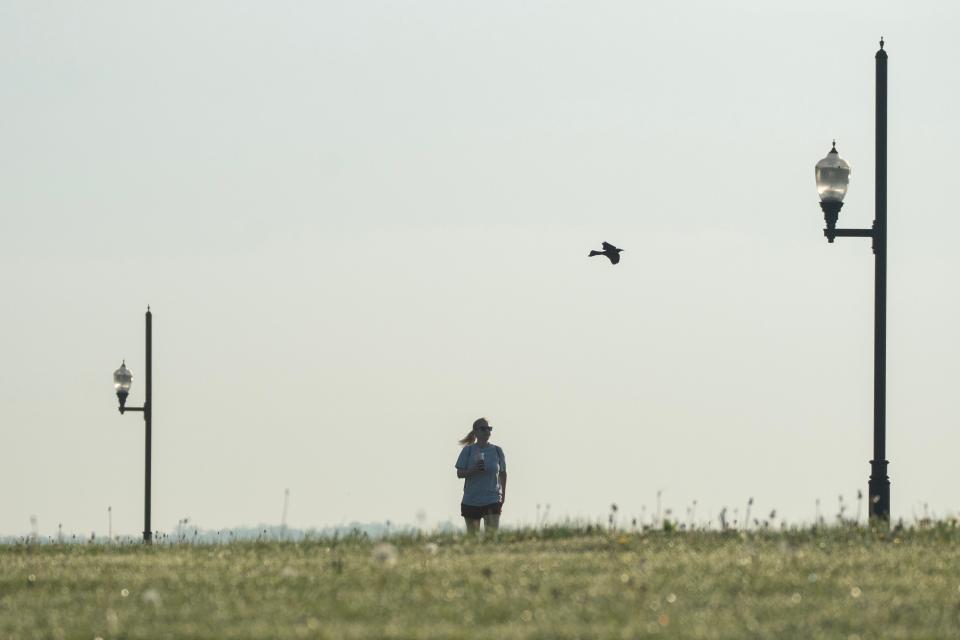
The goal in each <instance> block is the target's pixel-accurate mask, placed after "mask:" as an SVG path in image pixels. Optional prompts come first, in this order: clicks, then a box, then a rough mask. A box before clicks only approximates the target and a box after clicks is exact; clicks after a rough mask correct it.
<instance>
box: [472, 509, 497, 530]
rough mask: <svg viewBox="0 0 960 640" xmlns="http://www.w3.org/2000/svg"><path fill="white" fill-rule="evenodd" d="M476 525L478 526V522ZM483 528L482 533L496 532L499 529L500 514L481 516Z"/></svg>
mask: <svg viewBox="0 0 960 640" xmlns="http://www.w3.org/2000/svg"><path fill="white" fill-rule="evenodd" d="M477 524H480V523H479V522H478V523H477ZM483 528H484V531H496V530H497V529H499V528H500V514H499V513H488V514H487V515H485V516H483Z"/></svg>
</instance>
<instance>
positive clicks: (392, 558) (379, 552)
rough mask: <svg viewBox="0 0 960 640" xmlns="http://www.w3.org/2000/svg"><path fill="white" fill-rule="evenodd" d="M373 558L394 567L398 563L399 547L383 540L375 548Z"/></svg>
mask: <svg viewBox="0 0 960 640" xmlns="http://www.w3.org/2000/svg"><path fill="white" fill-rule="evenodd" d="M373 559H374V560H375V561H376V562H379V563H380V564H382V565H385V566H388V567H392V566H393V565H395V564H397V548H396V547H394V546H393V545H392V544H390V543H387V542H382V543H380V544H378V545H377V546H375V547H374V548H373Z"/></svg>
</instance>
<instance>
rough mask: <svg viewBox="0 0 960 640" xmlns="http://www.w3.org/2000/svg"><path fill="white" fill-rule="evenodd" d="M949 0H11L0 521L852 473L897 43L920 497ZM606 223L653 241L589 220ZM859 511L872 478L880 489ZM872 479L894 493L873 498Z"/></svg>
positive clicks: (434, 507) (952, 33) (1, 230)
mask: <svg viewBox="0 0 960 640" xmlns="http://www.w3.org/2000/svg"><path fill="white" fill-rule="evenodd" d="M958 21H960V5H958V4H957V3H947V2H940V1H936V2H934V1H930V0H922V1H913V2H910V3H907V2H874V1H871V2H867V1H866V0H858V1H849V2H843V3H836V2H825V1H808V2H791V3H786V2H770V1H769V0H743V1H737V2H715V1H702V2H701V1H695V2H694V1H679V2H638V1H623V2H586V1H579V0H578V1H565V2H560V1H553V2H547V1H517V0H510V1H485V2H465V1H451V0H421V1H418V2H385V1H382V2H366V1H356V0H355V1H349V2H348V1H343V2H236V1H226V0H224V1H221V2H204V1H201V2H174V3H156V2H132V1H129V0H123V1H109V2H108V1H104V2H84V3H80V2H45V3H38V2H34V1H33V0H23V1H21V0H6V1H4V2H2V3H0V114H2V118H0V150H2V151H0V181H2V182H0V294H2V300H3V303H2V304H3V306H2V310H3V312H2V316H0V318H2V325H0V326H2V331H0V354H2V358H0V434H2V447H0V533H2V534H22V533H26V532H28V531H29V529H30V516H31V515H36V517H37V519H38V523H39V529H40V533H41V534H42V535H52V534H54V533H55V531H56V527H57V523H61V522H62V523H63V526H64V530H65V531H71V532H78V533H86V534H89V532H91V531H96V532H98V534H103V533H105V532H106V528H107V507H108V506H112V508H113V514H114V524H113V527H114V532H115V533H116V532H120V533H129V534H133V535H137V534H138V533H139V532H140V530H141V528H142V517H143V422H142V419H141V417H140V415H139V414H128V415H125V416H120V415H119V414H118V413H117V409H116V406H117V403H116V398H115V396H114V393H113V387H112V384H111V374H112V372H113V370H114V369H116V368H117V367H118V366H119V365H120V362H121V359H123V358H125V359H126V362H127V365H128V366H129V367H130V368H131V370H132V371H133V373H134V376H135V377H134V386H133V390H132V393H131V397H130V400H129V402H130V403H131V404H135V405H139V404H140V403H142V401H143V381H144V375H143V374H144V355H143V350H144V344H143V341H144V336H143V318H144V316H143V313H144V311H145V309H146V306H147V304H150V305H151V306H152V308H153V311H154V405H155V408H154V443H153V444H154V447H153V448H154V457H153V469H154V475H153V485H154V490H153V525H154V528H155V529H158V530H163V531H170V530H173V529H174V528H175V527H176V523H177V521H178V520H179V519H181V518H185V517H189V518H190V519H191V521H193V522H195V523H197V524H199V525H200V526H203V527H209V528H220V527H228V526H236V525H243V524H256V523H279V521H280V517H281V512H282V507H283V494H284V489H287V488H289V489H290V510H289V524H290V525H291V526H294V527H303V528H306V527H323V526H330V525H338V524H343V523H347V522H350V521H360V522H369V521H383V520H388V519H389V520H391V521H393V522H396V523H410V524H413V523H415V522H416V520H417V513H418V512H421V511H422V512H423V513H424V514H425V515H426V522H427V524H429V525H433V524H435V523H437V522H443V521H446V520H448V519H451V520H454V521H455V522H459V521H460V519H459V509H458V505H459V501H460V495H461V486H462V485H461V481H458V480H457V479H456V477H455V472H454V468H453V465H454V461H455V460H456V457H457V453H458V449H459V447H458V445H457V440H458V439H459V438H460V437H462V436H463V435H464V434H465V433H466V432H467V431H468V429H469V427H470V424H471V423H472V421H473V420H474V419H475V418H476V417H478V416H481V415H485V416H487V417H488V418H489V419H490V421H491V423H492V424H493V425H494V432H493V441H494V442H495V443H497V444H500V445H501V446H502V447H503V448H504V450H505V452H506V456H507V461H508V469H509V485H508V498H507V505H506V508H505V511H504V517H503V523H504V524H505V525H507V526H517V525H521V524H524V523H526V524H529V523H531V522H533V520H534V518H535V516H536V513H537V505H545V504H550V505H551V520H554V521H556V520H560V519H562V518H564V517H571V518H575V517H589V518H595V517H603V516H605V514H606V512H607V510H608V508H609V505H610V503H611V502H616V503H617V504H618V505H619V506H620V512H621V513H622V514H624V516H626V517H630V516H632V515H639V514H640V513H641V511H642V509H644V507H645V508H646V513H647V515H648V516H649V514H650V512H651V511H652V510H653V509H654V508H655V505H656V494H657V492H658V491H662V492H663V493H662V500H663V505H664V507H665V508H671V509H672V510H673V512H674V514H675V515H679V516H680V517H681V519H684V517H685V512H686V509H687V508H688V507H690V505H691V504H692V502H693V501H694V500H696V501H697V505H698V506H697V520H698V521H701V522H702V521H705V520H707V519H712V520H714V522H716V519H717V513H718V512H719V511H720V509H721V508H723V507H724V506H726V507H728V508H729V509H730V510H731V511H732V510H733V509H734V508H740V510H741V511H742V510H743V508H744V506H745V504H746V502H747V500H748V499H749V498H750V497H753V498H754V499H755V505H754V511H753V513H754V514H763V515H766V514H767V513H769V511H770V510H772V509H776V510H777V512H778V520H779V519H780V518H781V517H782V518H786V519H787V520H788V521H791V522H795V523H799V522H804V521H811V520H812V519H813V517H814V509H815V506H814V505H815V501H816V500H817V499H820V500H821V502H822V512H823V514H824V515H825V516H827V517H832V515H833V514H835V513H836V510H837V496H838V495H839V494H842V495H843V496H844V497H845V499H846V501H847V502H848V503H850V504H851V511H855V502H856V492H857V490H858V489H859V490H862V491H864V492H866V489H867V478H868V476H869V473H870V466H869V464H868V460H869V458H870V457H871V454H872V393H873V386H872V371H873V337H872V336H873V334H872V332H873V255H872V253H871V252H870V242H869V240H866V239H860V238H841V239H838V240H837V242H836V243H835V244H833V245H829V244H828V243H827V242H826V241H825V240H824V238H823V236H822V228H823V216H822V212H821V211H820V208H819V206H818V200H817V193H816V188H815V184H814V177H813V174H814V172H813V167H814V164H815V163H816V162H817V160H819V159H820V158H821V157H823V156H824V155H825V154H826V152H827V151H828V150H829V148H830V141H831V139H833V138H836V139H837V147H838V149H839V151H840V153H841V155H842V156H843V157H844V158H845V159H846V160H848V161H849V162H850V163H851V165H852V166H853V173H852V176H851V182H850V189H849V192H848V194H847V199H846V204H845V207H844V209H843V211H842V212H841V216H840V225H841V226H843V227H869V225H870V222H871V221H872V219H873V199H874V198H873V188H874V180H873V169H874V167H873V160H874V158H873V154H874V54H875V52H876V50H877V43H878V40H879V38H880V36H884V37H885V38H886V41H887V51H888V53H889V56H890V61H889V85H890V98H889V105H890V107H889V232H890V236H889V294H888V295H889V302H888V307H889V320H888V323H889V329H888V337H889V342H888V391H887V393H888V423H887V454H888V455H887V457H888V458H889V460H890V462H891V463H890V469H889V470H890V477H891V481H892V488H891V501H892V511H893V516H894V517H895V518H896V517H901V516H902V517H904V518H908V519H910V518H912V517H913V516H914V515H921V514H922V512H923V509H924V507H923V505H924V503H927V504H929V508H930V509H931V510H933V511H934V512H935V513H936V514H937V515H947V514H952V513H957V512H958V511H960V495H958V494H957V491H956V488H957V486H958V484H960V483H958V480H960V478H958V474H960V466H958V465H957V464H956V462H955V459H956V457H957V456H958V455H960V429H958V424H957V416H956V407H955V395H956V391H955V390H954V384H955V383H956V381H957V380H958V377H960V376H958V374H960V371H958V366H960V365H958V363H960V341H958V339H957V338H956V327H957V326H958V325H960V302H958V299H957V295H956V293H955V285H954V283H955V282H956V281H957V279H958V275H960V253H958V252H957V250H956V246H955V245H956V238H957V237H958V236H960V220H958V216H957V215H956V206H955V204H954V189H955V183H954V180H956V177H955V173H956V170H955V167H954V166H953V164H954V163H953V162H952V160H953V158H954V156H955V152H956V148H957V145H958V142H960V123H958V120H957V117H956V114H957V113H958V111H960V88H958V87H960V83H958V81H957V79H956V61H957V52H956V51H957V44H956V25H957V24H958ZM604 240H606V241H609V242H612V243H614V244H616V245H617V246H620V247H623V248H624V249H625V250H626V251H625V253H624V254H623V259H622V261H621V263H620V264H619V265H617V266H616V267H613V266H611V265H610V264H609V263H607V262H606V261H605V260H604V259H603V258H594V259H588V258H587V257H586V255H587V252H588V251H589V250H590V249H591V248H598V247H599V245H600V243H601V241H604ZM848 515H850V512H848ZM863 515H864V516H865V511H864V514H863Z"/></svg>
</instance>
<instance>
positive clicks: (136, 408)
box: [120, 407, 146, 413]
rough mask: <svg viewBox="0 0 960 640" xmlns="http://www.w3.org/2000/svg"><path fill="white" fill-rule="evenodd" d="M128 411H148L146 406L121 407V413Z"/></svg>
mask: <svg viewBox="0 0 960 640" xmlns="http://www.w3.org/2000/svg"><path fill="white" fill-rule="evenodd" d="M127 411H146V407H120V413H126V412H127Z"/></svg>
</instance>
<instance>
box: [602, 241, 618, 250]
mask: <svg viewBox="0 0 960 640" xmlns="http://www.w3.org/2000/svg"><path fill="white" fill-rule="evenodd" d="M603 250H604V251H616V250H617V248H616V247H615V246H613V245H612V244H610V243H609V242H604V243H603Z"/></svg>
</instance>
